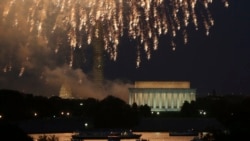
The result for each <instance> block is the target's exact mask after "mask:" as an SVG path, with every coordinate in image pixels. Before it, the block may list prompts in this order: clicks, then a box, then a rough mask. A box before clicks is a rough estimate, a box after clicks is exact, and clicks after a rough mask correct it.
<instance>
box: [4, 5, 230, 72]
mask: <svg viewBox="0 0 250 141" xmlns="http://www.w3.org/2000/svg"><path fill="white" fill-rule="evenodd" d="M222 2H223V3H224V4H225V7H228V6H229V4H228V1H227V0H222ZM212 4H213V1H212V0H8V1H7V0H3V1H1V2H0V12H2V14H1V13H0V17H1V19H2V21H1V22H0V25H1V26H2V28H1V30H2V31H1V32H6V33H8V32H10V31H11V30H15V32H17V33H20V34H21V35H22V37H16V40H15V42H18V43H17V45H16V48H19V49H20V48H21V49H22V50H23V52H26V54H25V55H26V56H25V57H22V59H21V60H19V61H20V62H21V63H20V64H21V65H20V68H21V71H20V74H19V75H20V76H21V75H22V74H23V72H24V70H25V67H27V66H29V65H30V66H32V65H31V64H30V59H32V58H31V56H30V54H29V51H28V50H29V48H33V47H34V46H44V47H48V48H50V50H52V51H53V52H54V53H58V52H59V51H60V49H61V48H62V47H63V46H67V47H70V48H69V51H68V58H69V59H68V63H69V65H70V66H71V67H72V64H73V54H74V53H73V52H74V50H75V49H76V48H84V46H86V45H89V44H91V43H92V42H93V41H94V39H95V38H100V39H102V40H103V42H104V46H103V47H104V50H105V51H106V52H107V53H108V54H109V55H110V59H111V60H116V58H117V55H118V53H117V52H118V45H119V39H120V38H121V37H122V36H124V35H128V36H129V37H130V38H131V39H133V40H135V41H136V42H137V50H138V52H137V60H136V62H137V67H139V65H140V62H141V58H140V57H141V51H140V50H143V52H144V53H146V55H147V58H148V59H150V57H151V53H152V51H154V50H157V48H158V42H159V41H158V39H159V36H161V35H164V34H169V35H170V37H171V39H172V42H171V47H172V49H173V50H175V48H176V45H175V42H174V40H173V39H174V38H175V37H176V36H177V34H178V33H180V32H179V31H181V33H182V36H183V41H184V43H187V42H188V32H187V27H188V26H189V25H190V24H193V25H194V26H195V29H196V30H198V28H199V27H201V26H202V27H204V28H205V30H206V34H207V35H208V34H209V30H210V28H211V27H212V26H213V25H214V20H213V18H212V15H211V14H210V11H209V7H210V5H212ZM197 7H199V8H197ZM197 9H199V10H197ZM198 17H202V20H201V21H199V20H198V19H199V18H198ZM20 34H19V35H20ZM20 46H22V47H20ZM19 49H15V48H13V49H10V51H13V50H15V51H18V50H19ZM25 50H26V51H25ZM22 56H23V55H22ZM13 57H15V56H11V57H10V58H12V59H13ZM3 68H4V69H3V70H4V71H8V70H11V68H12V62H11V61H10V62H8V63H6V65H4V67H3Z"/></svg>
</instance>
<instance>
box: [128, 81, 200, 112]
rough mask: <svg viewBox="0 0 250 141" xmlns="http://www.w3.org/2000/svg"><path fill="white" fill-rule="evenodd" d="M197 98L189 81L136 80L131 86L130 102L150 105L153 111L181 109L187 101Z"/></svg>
mask: <svg viewBox="0 0 250 141" xmlns="http://www.w3.org/2000/svg"><path fill="white" fill-rule="evenodd" d="M195 100H196V89H190V82H188V81H180V82H176V81H136V82H135V85H134V88H129V104H130V105H132V104H134V103H136V104H137V105H146V104H147V105H148V106H149V107H151V111H153V112H160V111H180V110H181V107H182V105H183V104H184V102H185V101H187V102H191V101H195Z"/></svg>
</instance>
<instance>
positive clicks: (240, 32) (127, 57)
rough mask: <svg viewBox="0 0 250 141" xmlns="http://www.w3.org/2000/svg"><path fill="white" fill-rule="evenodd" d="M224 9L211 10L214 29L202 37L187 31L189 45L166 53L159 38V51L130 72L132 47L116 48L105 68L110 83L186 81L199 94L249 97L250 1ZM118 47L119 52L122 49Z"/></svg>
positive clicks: (235, 2)
mask: <svg viewBox="0 0 250 141" xmlns="http://www.w3.org/2000/svg"><path fill="white" fill-rule="evenodd" d="M229 2H230V7H229V8H222V5H220V3H218V4H217V5H215V6H213V7H211V13H212V16H213V17H214V20H215V25H214V26H213V27H212V28H211V30H210V35H209V36H206V35H205V34H204V31H202V30H198V31H195V30H193V29H192V30H190V32H189V42H188V44H187V45H183V44H181V43H178V42H177V47H176V50H175V51H172V50H171V47H170V46H169V44H168V41H167V37H162V38H161V40H160V46H159V49H158V50H157V51H156V52H154V53H153V55H152V59H151V60H146V59H144V61H143V62H142V64H141V67H140V68H138V69H136V68H134V66H135V64H134V57H135V56H134V55H133V53H131V52H133V49H131V48H132V47H128V45H125V46H123V47H121V54H120V58H118V61H117V62H116V63H112V64H107V66H108V67H107V68H106V75H107V77H108V78H110V79H114V78H117V77H119V78H121V79H124V80H131V81H136V80H145V81H146V80H151V81H158V80H162V81H181V80H184V81H186V80H187V81H190V82H191V87H192V88H195V89H197V93H198V94H199V95H206V94H208V93H211V92H212V91H214V90H215V91H216V93H217V94H250V45H249V40H250V36H249V35H250V14H249V13H250V8H249V5H250V1H248V0H230V1H229ZM123 48H124V49H123Z"/></svg>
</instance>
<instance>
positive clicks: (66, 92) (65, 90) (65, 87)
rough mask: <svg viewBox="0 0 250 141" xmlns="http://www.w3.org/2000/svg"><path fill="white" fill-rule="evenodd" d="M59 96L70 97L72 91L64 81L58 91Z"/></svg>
mask: <svg viewBox="0 0 250 141" xmlns="http://www.w3.org/2000/svg"><path fill="white" fill-rule="evenodd" d="M59 97H61V98H63V99H72V98H73V97H72V91H71V88H70V86H69V85H67V84H66V83H64V84H63V85H62V86H61V89H60V92H59Z"/></svg>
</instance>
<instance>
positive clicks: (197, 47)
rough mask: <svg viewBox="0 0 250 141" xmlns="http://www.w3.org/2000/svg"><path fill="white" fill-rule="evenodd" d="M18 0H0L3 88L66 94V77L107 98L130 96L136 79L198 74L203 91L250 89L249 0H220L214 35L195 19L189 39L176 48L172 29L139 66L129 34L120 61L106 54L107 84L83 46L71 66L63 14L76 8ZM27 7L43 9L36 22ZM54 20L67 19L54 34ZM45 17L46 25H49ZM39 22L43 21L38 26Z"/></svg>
mask: <svg viewBox="0 0 250 141" xmlns="http://www.w3.org/2000/svg"><path fill="white" fill-rule="evenodd" d="M13 2H14V4H13V5H12V4H11V1H9V0H1V1H0V19H1V21H0V69H1V71H0V89H13V90H18V91H22V92H25V93H33V94H36V95H44V96H51V95H58V94H59V90H60V87H61V85H62V84H64V83H66V84H68V85H70V87H71V90H72V93H73V95H74V96H75V97H84V98H86V97H94V98H103V97H105V96H107V95H110V94H112V95H115V96H118V97H120V98H123V99H124V100H127V98H128V87H130V86H131V84H133V82H134V81H138V80H144V81H190V82H191V87H192V88H195V89H197V94H199V95H206V94H208V93H211V92H212V91H213V90H215V91H216V92H217V93H218V94H232V93H234V94H250V46H249V40H250V36H249V34H250V31H249V29H250V27H249V25H250V14H249V13H250V8H249V5H250V1H249V0H229V3H230V6H229V8H224V7H223V4H222V3H221V1H220V0H216V1H215V0H214V1H213V3H212V4H211V6H210V9H209V10H210V12H211V14H212V17H213V19H214V21H215V25H214V26H213V27H212V28H211V30H210V34H209V36H206V35H205V31H204V29H203V28H202V27H201V28H200V29H199V30H198V31H196V30H195V29H194V27H192V26H190V27H189V28H188V30H187V32H188V36H189V42H188V44H186V45H184V44H183V43H182V36H181V35H180V34H178V35H177V38H176V39H175V41H176V44H177V46H176V50H175V51H172V48H171V47H170V42H169V39H170V37H169V35H165V36H161V37H160V38H159V48H158V50H156V51H154V52H152V56H151V59H150V60H147V59H145V56H144V55H143V54H142V62H141V66H140V67H139V68H136V64H135V62H136V53H137V51H136V48H135V43H134V41H133V40H131V39H128V38H127V37H126V36H124V37H122V39H121V40H120V44H119V52H118V58H117V61H115V62H113V61H110V60H108V59H107V60H106V62H105V70H104V75H105V77H106V78H107V80H108V81H107V84H106V85H105V86H104V88H101V89H99V88H98V89H97V88H96V87H95V85H94V84H93V83H92V81H90V80H89V79H88V78H89V76H88V73H89V70H90V68H91V67H90V68H88V65H90V64H91V61H90V60H88V58H92V56H91V55H92V54H88V52H87V53H86V52H85V51H83V50H81V49H76V50H74V53H75V56H74V57H75V60H74V61H75V62H74V63H75V64H77V65H76V66H74V67H73V68H69V64H67V63H69V60H70V57H71V56H70V55H71V53H72V52H71V51H72V50H71V48H70V47H69V45H68V44H67V43H69V41H68V37H67V35H69V34H68V33H70V32H68V31H70V30H68V29H67V28H66V27H64V24H63V23H62V22H57V20H58V21H61V20H62V19H63V17H64V16H65V17H67V16H71V15H70V13H71V12H70V11H64V12H62V13H59V14H58V15H57V13H56V12H55V11H56V10H58V9H53V8H50V7H49V6H50V5H49V4H48V3H49V2H51V1H49V0H44V1H43V2H44V3H42V2H41V3H40V4H39V5H38V7H33V6H36V5H37V4H32V2H31V3H29V2H28V1H13ZM71 2H72V3H73V1H71ZM81 2H83V3H84V2H86V1H81ZM22 4H23V5H22ZM10 6H12V7H11V8H10V9H9V10H8V7H10ZM71 6H72V5H71ZM27 7H29V8H30V9H31V10H34V11H35V12H34V13H33V14H34V15H35V16H34V17H32V16H31V17H29V18H31V19H32V18H34V19H35V18H37V17H38V20H37V19H35V20H37V21H36V22H35V24H34V26H30V25H27V24H26V23H27V20H28V19H29V18H28V19H27V17H26V16H27V15H29V16H30V15H32V12H31V13H30V12H27V10H28V11H29V8H27ZM31 7H32V8H31ZM57 8H58V7H57ZM66 10H71V9H70V8H69V9H66ZM46 11H47V13H46ZM45 13H46V14H47V15H46V14H45ZM36 16H37V17H36ZM39 18H40V19H39ZM16 19H17V20H16ZM55 19H56V20H55ZM39 20H42V22H40V23H42V24H43V25H42V24H40V23H39V22H38V21H39ZM198 22H202V20H198ZM17 23H18V24H17ZM51 23H52V24H53V23H57V24H54V25H57V26H59V27H58V28H56V29H57V30H56V31H53V34H52V33H51V32H52V31H51V29H53V25H52V24H51ZM17 25H18V26H17ZM40 25H41V27H44V28H43V31H41V33H40V32H38V30H39V26H40ZM60 26H61V27H60ZM31 27H34V28H36V29H33V30H32V31H33V32H32V33H31V32H30V31H31ZM62 29H63V30H62ZM39 33H40V34H39ZM43 34H44V35H45V36H42V35H43ZM45 37H46V38H45ZM58 43H60V44H58ZM85 44H86V43H85ZM83 56H84V57H83ZM65 62H66V63H65ZM82 68H84V69H83V70H82ZM109 80H110V81H109Z"/></svg>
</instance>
